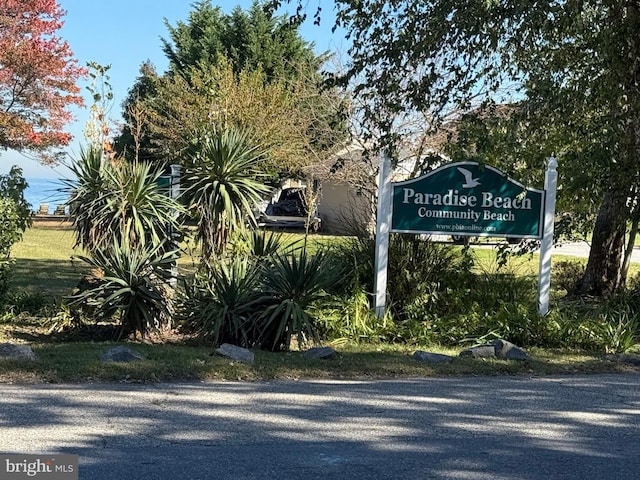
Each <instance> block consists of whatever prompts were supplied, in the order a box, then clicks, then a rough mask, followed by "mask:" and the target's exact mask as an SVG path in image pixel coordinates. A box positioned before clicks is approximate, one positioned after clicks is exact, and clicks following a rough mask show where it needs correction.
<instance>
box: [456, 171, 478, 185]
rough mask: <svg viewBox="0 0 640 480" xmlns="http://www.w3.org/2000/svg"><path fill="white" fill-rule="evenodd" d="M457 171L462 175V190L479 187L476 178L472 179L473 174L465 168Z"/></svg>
mask: <svg viewBox="0 0 640 480" xmlns="http://www.w3.org/2000/svg"><path fill="white" fill-rule="evenodd" d="M458 171H459V172H460V173H461V174H462V175H464V183H463V184H462V188H473V187H477V186H478V185H480V182H479V181H478V179H477V178H473V174H472V173H471V172H470V171H469V170H467V169H466V168H461V167H458Z"/></svg>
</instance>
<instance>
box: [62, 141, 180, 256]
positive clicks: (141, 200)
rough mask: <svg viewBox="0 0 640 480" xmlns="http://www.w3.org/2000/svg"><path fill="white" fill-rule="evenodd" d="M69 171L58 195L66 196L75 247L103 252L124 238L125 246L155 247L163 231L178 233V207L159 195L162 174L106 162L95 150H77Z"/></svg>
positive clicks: (144, 166)
mask: <svg viewBox="0 0 640 480" xmlns="http://www.w3.org/2000/svg"><path fill="white" fill-rule="evenodd" d="M70 168H71V170H72V172H73V173H74V174H75V177H76V178H75V179H71V180H64V181H63V182H64V184H65V186H64V187H63V191H64V192H65V193H66V194H67V195H68V197H69V200H68V204H69V213H70V216H71V220H72V222H73V225H74V229H75V232H76V245H79V246H82V247H83V248H85V249H86V250H88V251H93V250H96V249H102V250H105V249H106V248H107V247H108V245H109V242H111V241H112V240H113V239H114V238H120V239H124V238H126V239H127V241H128V243H129V245H130V246H131V247H135V246H136V245H140V244H145V243H149V242H150V243H151V244H153V245H157V244H158V243H161V242H164V240H165V239H166V237H167V232H168V231H169V230H172V231H177V230H178V229H179V224H178V220H177V218H178V213H179V212H181V211H182V207H181V205H180V204H179V203H178V202H177V201H176V200H174V199H172V198H170V197H169V196H167V195H166V194H165V193H164V192H163V191H162V188H161V186H160V184H159V178H160V176H161V175H162V170H160V169H158V168H156V167H153V166H151V165H149V164H145V163H138V162H133V163H129V162H125V161H113V160H110V159H108V158H106V157H105V156H104V155H103V153H102V151H101V150H100V149H98V148H96V147H91V148H89V149H88V150H82V151H81V155H80V159H79V160H78V161H77V162H76V163H74V164H73V165H71V166H70ZM114 233H115V234H116V235H115V236H114Z"/></svg>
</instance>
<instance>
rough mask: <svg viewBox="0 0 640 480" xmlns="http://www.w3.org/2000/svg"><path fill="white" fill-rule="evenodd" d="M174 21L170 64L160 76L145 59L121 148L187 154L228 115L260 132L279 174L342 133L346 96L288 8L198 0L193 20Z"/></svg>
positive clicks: (149, 154) (169, 157)
mask: <svg viewBox="0 0 640 480" xmlns="http://www.w3.org/2000/svg"><path fill="white" fill-rule="evenodd" d="M167 28H168V30H169V33H170V39H164V40H163V49H164V52H165V53H166V55H167V58H168V59H169V70H168V71H167V72H166V73H165V74H164V75H162V76H159V75H157V73H156V72H155V71H154V70H153V68H152V66H151V65H150V64H148V63H147V64H145V65H143V68H142V70H141V76H140V77H139V78H138V81H137V82H136V85H134V87H133V88H132V89H131V91H130V95H129V97H128V99H127V100H126V102H125V104H124V109H125V112H124V117H125V120H126V127H125V128H124V130H123V133H122V135H121V136H120V137H119V138H118V139H117V142H116V147H117V149H118V150H119V151H120V152H125V153H126V154H127V155H128V156H129V157H133V156H137V157H138V158H144V159H148V160H153V159H157V160H159V161H173V162H180V161H181V160H180V157H181V155H182V154H183V152H184V149H185V148H186V146H187V145H188V143H189V140H190V139H191V138H194V136H195V137H197V136H198V135H200V133H201V132H202V131H205V130H207V129H209V128H210V127H211V126H214V127H215V128H217V127H218V124H220V123H226V124H228V125H231V126H234V127H238V128H241V129H242V130H248V131H251V132H253V136H254V137H255V138H254V141H255V142H256V143H257V144H260V145H263V146H265V147H266V148H268V149H269V151H270V152H271V153H270V155H269V161H268V162H265V164H264V165H265V167H266V169H267V170H269V171H270V173H272V174H277V173H278V171H285V170H286V171H290V172H291V171H293V172H296V171H300V167H301V166H303V165H304V164H306V163H308V162H310V161H312V160H314V159H315V157H316V156H317V155H320V154H321V152H326V151H327V150H329V149H331V148H333V147H334V146H335V145H337V144H338V143H340V142H341V141H343V140H344V138H345V136H346V128H345V126H344V124H343V123H342V117H340V115H339V114H338V112H339V111H340V109H341V104H340V98H339V97H338V96H337V95H336V93H335V91H331V90H325V89H323V86H322V77H321V75H320V73H319V72H318V67H319V66H320V65H321V63H322V58H321V57H318V56H317V55H316V54H315V53H314V51H313V46H312V45H311V44H309V43H308V42H306V41H304V40H303V39H302V38H301V37H300V35H299V33H298V25H297V24H295V23H291V22H289V20H288V19H287V18H286V17H276V16H273V15H271V14H269V13H267V12H266V11H265V10H264V8H262V7H261V6H260V4H258V3H255V4H254V5H253V6H252V7H251V8H250V9H249V10H248V11H243V10H241V9H239V8H236V9H235V10H234V11H233V12H232V13H231V14H228V15H227V14H224V13H222V12H221V10H220V8H218V7H213V6H212V4H211V2H209V1H200V2H198V3H196V4H194V6H193V10H192V12H191V13H190V15H189V19H188V21H187V22H178V24H177V25H176V26H175V27H173V26H171V25H168V24H167Z"/></svg>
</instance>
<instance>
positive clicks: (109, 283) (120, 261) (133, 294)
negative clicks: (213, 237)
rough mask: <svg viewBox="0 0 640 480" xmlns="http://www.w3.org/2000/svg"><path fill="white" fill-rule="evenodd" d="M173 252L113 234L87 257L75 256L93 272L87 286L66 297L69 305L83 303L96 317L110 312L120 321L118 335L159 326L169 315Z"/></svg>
mask: <svg viewBox="0 0 640 480" xmlns="http://www.w3.org/2000/svg"><path fill="white" fill-rule="evenodd" d="M174 255H175V251H172V250H168V249H166V248H165V246H164V244H163V243H159V244H157V245H152V244H149V245H137V246H135V247H133V246H132V245H131V244H130V243H129V241H128V240H127V239H126V238H125V239H119V238H118V237H117V236H114V238H113V240H112V241H111V242H109V246H108V247H106V248H104V249H103V248H97V249H95V250H93V251H92V252H91V256H79V257H78V258H80V259H81V260H83V261H84V262H86V263H87V264H88V265H90V266H91V267H92V271H94V272H102V274H101V275H95V276H94V277H95V278H93V279H92V280H93V281H91V282H89V283H90V285H91V287H90V288H87V289H86V290H83V291H81V292H79V293H77V294H76V295H74V296H72V297H70V300H71V302H70V304H71V305H86V306H88V307H91V308H92V310H93V312H95V314H97V315H98V317H100V318H111V317H113V316H114V315H115V316H117V317H118V318H119V321H120V334H119V337H122V336H123V335H125V334H129V333H133V334H134V335H136V334H137V333H140V334H141V335H142V336H143V337H144V336H145V335H146V334H147V333H148V332H149V331H150V330H151V329H152V328H160V327H162V326H163V325H164V324H165V323H166V322H167V321H168V320H169V318H170V313H171V310H172V306H171V302H172V301H171V295H172V293H171V288H170V287H169V283H168V282H169V279H170V278H171V269H172V266H173V262H174Z"/></svg>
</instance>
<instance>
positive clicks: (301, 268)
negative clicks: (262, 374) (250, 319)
mask: <svg viewBox="0 0 640 480" xmlns="http://www.w3.org/2000/svg"><path fill="white" fill-rule="evenodd" d="M341 275H342V270H341V269H340V268H338V267H337V266H336V265H335V264H333V263H332V260H331V257H330V256H329V255H327V254H326V253H325V252H324V251H319V252H317V253H316V254H314V255H308V254H307V251H306V250H305V249H302V250H299V251H297V252H291V253H288V254H278V253H276V254H274V255H273V256H272V257H271V261H270V262H269V263H268V265H265V268H264V269H263V286H262V295H261V297H260V299H259V303H260V304H261V305H262V312H261V314H260V319H259V324H260V327H261V335H260V340H261V342H262V347H263V348H267V349H269V350H274V351H275V350H287V349H288V348H289V346H290V343H291V338H292V337H293V336H294V335H296V336H297V339H298V342H299V344H302V343H303V342H305V341H306V340H309V339H311V340H317V338H318V334H317V333H318V330H317V327H316V325H315V321H314V319H313V317H312V315H311V314H310V307H311V305H312V303H313V302H315V301H317V300H319V299H320V298H322V297H323V296H324V295H325V290H327V289H329V288H331V287H332V286H333V285H335V284H336V283H337V281H338V280H339V279H340V277H341Z"/></svg>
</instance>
